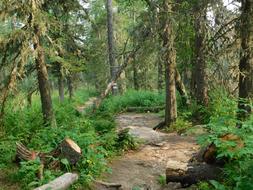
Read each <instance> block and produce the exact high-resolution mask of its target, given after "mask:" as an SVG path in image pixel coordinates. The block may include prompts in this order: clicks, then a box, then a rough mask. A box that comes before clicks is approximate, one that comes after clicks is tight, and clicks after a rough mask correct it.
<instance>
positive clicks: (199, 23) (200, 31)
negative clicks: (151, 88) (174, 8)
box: [193, 2, 208, 106]
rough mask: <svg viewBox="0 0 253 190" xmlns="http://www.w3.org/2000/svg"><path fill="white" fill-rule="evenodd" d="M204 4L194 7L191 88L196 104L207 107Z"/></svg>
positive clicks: (205, 6)
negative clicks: (193, 54)
mask: <svg viewBox="0 0 253 190" xmlns="http://www.w3.org/2000/svg"><path fill="white" fill-rule="evenodd" d="M206 8H207V4H206V2H198V3H197V5H196V7H195V35H196V39H195V64H194V71H193V88H194V92H195V96H196V99H197V102H198V104H200V105H203V106H207V105H208V82H207V80H208V79H207V72H206V69H207V62H206V59H207V57H206V47H205V43H206V34H207V29H206V21H207V18H206Z"/></svg>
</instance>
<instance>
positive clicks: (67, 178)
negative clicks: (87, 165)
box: [34, 173, 78, 190]
mask: <svg viewBox="0 0 253 190" xmlns="http://www.w3.org/2000/svg"><path fill="white" fill-rule="evenodd" d="M77 180H78V175H77V174H74V173H65V174H64V175H62V176H60V177H58V178H56V179H55V180H53V181H51V182H49V183H48V184H45V185H43V186H40V187H37V188H35V189H34V190H47V189H51V190H65V189H69V187H70V186H71V185H72V184H73V183H74V182H76V181H77Z"/></svg>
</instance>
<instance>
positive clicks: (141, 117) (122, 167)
mask: <svg viewBox="0 0 253 190" xmlns="http://www.w3.org/2000/svg"><path fill="white" fill-rule="evenodd" d="M116 121H117V124H118V129H119V130H121V129H124V128H129V133H130V134H132V135H133V136H135V137H137V138H139V139H142V140H144V141H145V143H144V145H143V146H142V147H141V148H140V149H139V150H137V151H131V152H127V153H125V154H124V155H122V156H121V157H119V158H116V159H114V160H113V161H111V163H110V164H109V166H110V168H111V169H112V173H110V174H104V175H103V178H102V181H104V182H109V183H119V184H121V185H122V188H121V189H123V190H166V189H168V190H174V189H180V184H176V183H170V184H167V185H164V184H163V183H164V182H165V170H166V168H168V167H169V168H175V169H183V170H185V168H186V167H187V162H188V161H189V159H190V158H191V157H192V155H193V154H194V153H196V152H197V151H198V149H199V146H198V145H197V144H196V142H195V140H194V138H193V137H189V136H180V135H178V134H176V133H170V134H166V133H162V132H159V131H154V130H153V127H154V126H156V125H157V124H158V123H160V122H161V121H162V119H161V118H160V117H159V116H158V115H156V114H151V113H149V114H146V113H145V114H136V113H125V114H121V115H119V116H117V118H116ZM94 189H98V190H106V189H111V190H113V189H117V188H107V187H105V186H103V185H100V184H95V185H94Z"/></svg>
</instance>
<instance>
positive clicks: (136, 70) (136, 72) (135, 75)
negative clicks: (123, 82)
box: [133, 55, 140, 90]
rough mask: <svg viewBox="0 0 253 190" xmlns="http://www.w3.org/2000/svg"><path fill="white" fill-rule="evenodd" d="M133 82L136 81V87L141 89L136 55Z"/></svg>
mask: <svg viewBox="0 0 253 190" xmlns="http://www.w3.org/2000/svg"><path fill="white" fill-rule="evenodd" d="M133 83H134V89H135V90H139V88H140V86H139V81H138V68H137V63H136V59H135V55H134V60H133Z"/></svg>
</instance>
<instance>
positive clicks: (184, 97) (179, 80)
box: [175, 69, 190, 106]
mask: <svg viewBox="0 0 253 190" xmlns="http://www.w3.org/2000/svg"><path fill="white" fill-rule="evenodd" d="M175 82H176V88H177V91H178V92H179V94H180V95H181V98H182V103H183V105H184V106H188V105H189V104H190V100H189V98H188V95H187V92H186V88H185V86H184V83H183V80H182V78H181V75H180V73H179V71H178V70H177V69H176V72H175Z"/></svg>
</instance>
